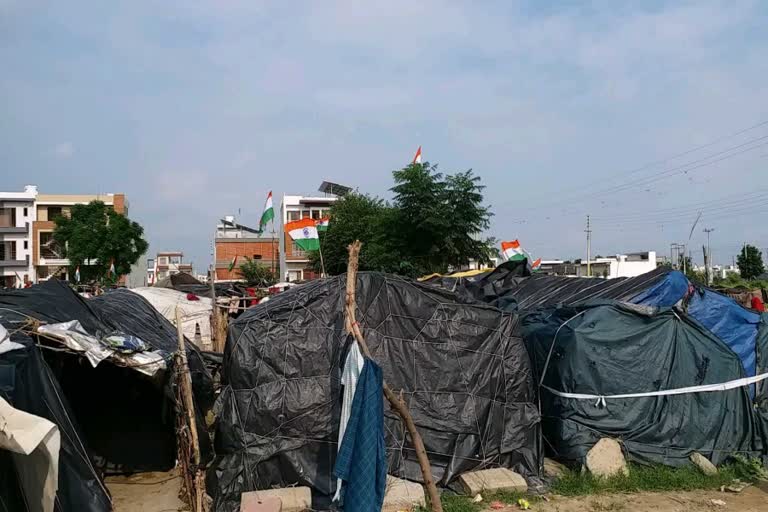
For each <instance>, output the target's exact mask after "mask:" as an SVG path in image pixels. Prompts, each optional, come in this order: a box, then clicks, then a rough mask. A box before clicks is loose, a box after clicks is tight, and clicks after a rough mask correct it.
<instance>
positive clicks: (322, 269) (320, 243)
mask: <svg viewBox="0 0 768 512" xmlns="http://www.w3.org/2000/svg"><path fill="white" fill-rule="evenodd" d="M317 251H318V252H319V253H320V277H321V278H323V277H325V263H324V262H323V239H322V238H320V233H318V234H317Z"/></svg>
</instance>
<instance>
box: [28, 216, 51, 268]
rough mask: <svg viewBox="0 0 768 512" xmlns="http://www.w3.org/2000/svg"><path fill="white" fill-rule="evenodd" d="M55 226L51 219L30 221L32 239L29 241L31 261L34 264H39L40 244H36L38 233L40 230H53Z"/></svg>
mask: <svg viewBox="0 0 768 512" xmlns="http://www.w3.org/2000/svg"><path fill="white" fill-rule="evenodd" d="M55 227H56V224H55V223H54V222H53V221H48V220H47V221H39V220H36V221H35V222H33V223H32V240H31V241H30V242H31V244H32V263H33V264H34V265H38V264H40V244H38V241H39V240H40V238H39V236H38V234H39V233H40V231H53V228H55Z"/></svg>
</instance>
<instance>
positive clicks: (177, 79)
mask: <svg viewBox="0 0 768 512" xmlns="http://www.w3.org/2000/svg"><path fill="white" fill-rule="evenodd" d="M117 4H118V3H117V2H103V1H93V2H81V1H75V0H73V1H70V2H40V1H35V0H0V97H1V98H2V115H0V166H1V168H2V180H0V189H3V190H16V189H20V188H21V187H22V186H23V185H24V184H27V183H33V184H37V185H39V187H40V189H41V191H43V192H47V193H78V192H79V193H97V192H115V191H120V192H125V193H126V194H127V195H128V199H129V201H130V204H131V212H130V213H131V216H132V217H134V218H135V219H136V220H138V221H139V222H141V223H142V224H143V225H144V226H145V229H146V233H147V238H148V240H149V242H150V244H151V250H152V251H156V250H171V249H182V250H184V251H185V252H186V253H187V255H188V256H189V257H190V259H192V260H193V261H194V263H195V265H196V267H197V269H198V270H202V269H203V268H204V267H205V266H206V265H207V264H208V263H209V259H210V240H211V236H212V233H213V231H214V227H215V223H216V220H217V219H218V218H220V217H221V216H223V215H225V214H228V213H237V211H238V210H240V211H241V217H240V218H241V220H242V221H243V222H244V223H246V224H247V223H251V224H256V223H257V222H258V221H257V219H258V217H259V215H260V213H261V208H262V205H263V203H264V198H265V196H266V193H267V192H268V191H269V190H273V191H274V194H275V197H276V198H278V197H279V196H280V195H282V194H283V193H309V192H312V191H314V190H316V189H317V186H318V185H319V183H320V181H322V180H323V179H330V180H334V181H338V182H341V183H345V184H349V185H352V186H354V187H357V188H359V190H361V191H365V192H370V193H372V194H377V195H382V196H385V197H386V196H387V195H388V192H387V189H388V188H389V187H390V186H391V171H392V170H393V169H395V168H397V167H400V166H402V165H404V164H406V163H407V162H408V161H409V160H410V158H411V157H412V155H413V152H414V151H415V149H416V147H417V146H418V145H420V144H421V145H423V147H424V156H425V158H426V159H427V160H429V161H431V162H437V163H439V164H440V168H441V170H442V171H445V172H451V171H457V170H463V169H466V168H470V167H471V168H473V169H474V170H475V172H476V173H477V174H479V175H480V176H481V177H482V178H483V181H484V183H485V184H486V185H487V186H488V188H487V190H486V197H487V201H488V203H489V204H491V205H492V206H493V211H494V213H495V216H494V219H493V226H492V229H491V232H490V234H492V235H494V236H496V237H498V238H501V239H511V238H516V237H518V238H520V240H521V242H522V243H523V244H524V245H525V246H526V247H528V248H529V249H530V250H531V251H532V252H533V253H534V254H535V255H537V256H543V257H545V258H549V257H579V256H583V253H584V247H585V243H584V233H583V229H584V219H585V216H586V215H587V214H591V215H592V216H593V217H594V218H595V221H594V225H593V228H594V234H593V236H594V238H593V240H594V244H593V247H594V251H595V253H602V254H613V253H616V252H625V251H632V250H642V249H656V250H658V251H661V252H664V253H667V254H668V252H669V244H670V242H683V241H686V240H687V238H688V232H689V229H690V225H691V223H692V221H693V220H694V218H695V217H696V209H697V207H698V206H701V207H702V208H703V209H704V214H703V218H702V220H701V224H700V225H699V227H697V229H696V232H695V233H694V235H693V238H692V245H694V246H697V247H699V250H698V253H700V245H701V243H702V242H703V241H704V239H705V238H704V234H703V233H702V232H701V228H703V227H705V226H706V227H713V228H715V230H716V231H715V232H714V233H713V239H712V240H713V241H712V246H713V252H714V255H715V259H716V260H718V261H720V262H729V261H730V256H731V254H734V253H735V252H736V251H737V250H738V247H739V246H740V244H741V243H742V242H743V241H747V242H752V243H755V244H757V245H759V246H760V247H763V248H765V247H768V222H766V221H765V220H764V219H765V213H764V212H765V211H766V205H768V179H767V178H766V170H767V168H768V145H766V146H760V144H761V143H764V142H768V139H765V140H762V139H760V137H764V136H766V135H768V124H766V125H761V126H758V127H756V128H754V129H752V130H748V131H745V132H744V133H741V134H738V135H733V136H730V137H727V138H724V136H727V135H731V134H734V133H736V132H738V131H740V130H742V129H745V128H748V127H752V126H755V125H758V124H759V123H761V122H764V121H768V59H767V58H766V57H765V56H766V55H768V31H766V30H765V27H766V25H767V24H768V3H765V2H760V1H751V2H750V1H745V2H742V1H726V2H703V1H701V2H691V3H685V2H668V3H667V2H627V3H624V4H622V3H620V2H586V3H580V2H570V1H569V2H558V3H554V4H552V5H548V7H546V8H545V9H541V8H540V7H539V5H540V4H541V3H540V2H525V3H516V2H502V1H500V2H483V3H480V4H476V3H470V2H450V1H438V0H425V1H421V2H408V1H400V0H394V1H390V2H376V4H381V5H372V4H373V2H352V1H340V0H338V1H337V0H328V1H324V2H298V1H297V2H259V1H256V0H249V1H246V0H242V1H241V0H217V1H207V2H202V1H189V0H188V1H184V2H168V1H160V0H158V1H144V0H133V1H131V2H120V4H121V5H117ZM713 141H715V143H714V144H711V145H708V146H707V147H705V148H703V149H700V150H698V151H694V152H691V153H688V154H686V155H683V156H681V157H678V158H674V159H669V158H668V157H670V156H672V155H676V154H679V153H683V152H685V151H687V150H690V149H692V148H695V147H696V146H699V145H705V144H709V143H711V142H713ZM737 147H738V148H739V149H731V148H737ZM739 151H743V152H741V153H739ZM717 154H720V155H722V156H721V157H718V158H722V160H721V161H718V162H713V159H716V158H715V157H714V156H711V155H717ZM723 157H725V158H723ZM658 161H662V163H658V164H656V165H651V166H648V167H646V168H643V169H641V170H638V168H641V167H642V166H643V165H645V164H649V163H653V162H658ZM696 161H700V162H702V163H704V164H705V165H700V166H699V167H696V166H695V165H693V164H691V162H696ZM687 164H689V165H691V167H695V168H691V169H688V168H687V167H685V166H686V165H687ZM675 169H679V170H675ZM685 170H688V172H684V171H685ZM633 171H634V172H633ZM761 192H765V194H764V195H760V194H761ZM747 193H749V194H752V195H750V196H747V199H748V200H749V201H751V202H746V203H744V204H745V205H746V206H744V207H739V206H738V205H737V203H736V201H737V200H738V199H739V197H740V195H741V194H747ZM750 207H752V209H753V211H754V213H748V212H746V210H748V209H749V208H750ZM759 214H761V217H762V219H761V220H758V219H757V217H758V215H759ZM697 259H699V260H700V259H701V258H700V257H699V258H697Z"/></svg>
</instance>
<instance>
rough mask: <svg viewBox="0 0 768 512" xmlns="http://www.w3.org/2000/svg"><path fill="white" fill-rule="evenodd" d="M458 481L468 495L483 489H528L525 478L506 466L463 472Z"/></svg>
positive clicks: (521, 490)
mask: <svg viewBox="0 0 768 512" xmlns="http://www.w3.org/2000/svg"><path fill="white" fill-rule="evenodd" d="M459 482H461V485H462V487H464V491H465V492H466V493H467V494H469V495H470V496H474V495H476V494H479V493H481V492H483V491H500V490H510V491H518V492H526V491H527V490H528V484H527V483H526V481H525V478H523V477H522V476H520V475H518V474H517V473H515V472H514V471H512V470H511V469H507V468H493V469H483V470H481V471H472V472H470V473H464V474H463V475H461V476H460V477H459Z"/></svg>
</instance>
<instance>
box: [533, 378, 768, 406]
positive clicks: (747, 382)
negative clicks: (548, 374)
mask: <svg viewBox="0 0 768 512" xmlns="http://www.w3.org/2000/svg"><path fill="white" fill-rule="evenodd" d="M765 379H768V373H761V374H760V375H755V376H754V377H744V378H741V379H735V380H729V381H727V382H721V383H718V384H703V385H700V386H687V387H684V388H675V389H662V390H659V391H647V392H643V393H624V394H620V395H593V394H590V393H568V392H565V391H558V390H556V389H552V388H551V387H549V386H546V385H544V384H542V385H541V387H543V388H544V389H546V390H547V391H549V392H550V393H552V394H554V395H557V396H560V397H563V398H573V399H576V400H595V406H600V407H605V406H606V403H605V401H606V400H619V399H623V398H646V397H652V396H671V395H685V394H689V393H711V392H715V391H728V390H731V389H736V388H741V387H745V386H751V385H752V384H755V383H757V382H760V381H763V380H765Z"/></svg>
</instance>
